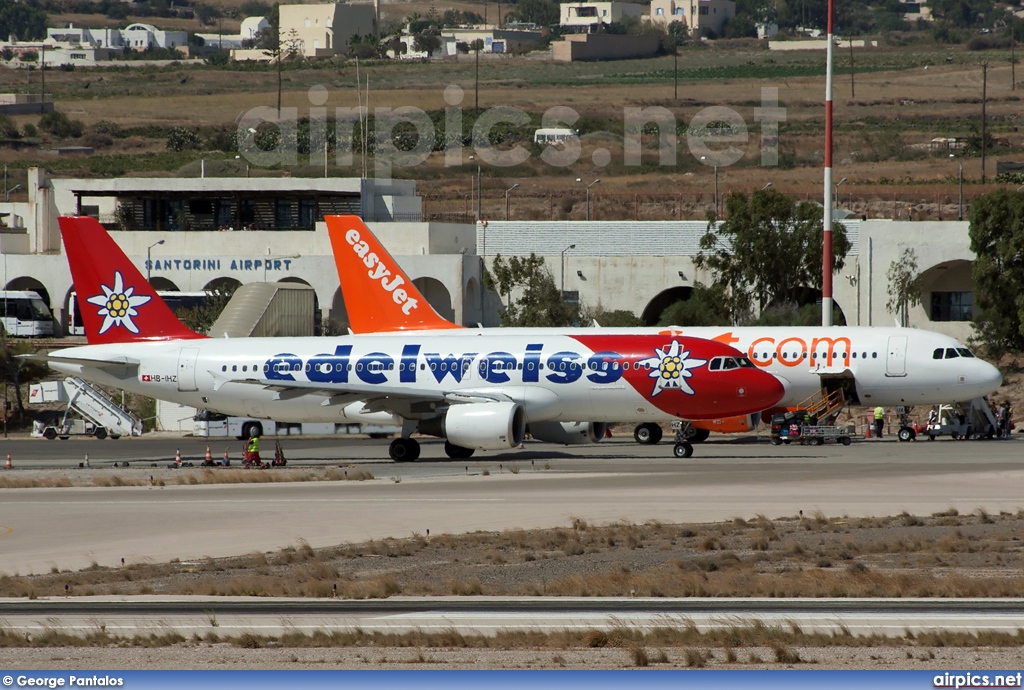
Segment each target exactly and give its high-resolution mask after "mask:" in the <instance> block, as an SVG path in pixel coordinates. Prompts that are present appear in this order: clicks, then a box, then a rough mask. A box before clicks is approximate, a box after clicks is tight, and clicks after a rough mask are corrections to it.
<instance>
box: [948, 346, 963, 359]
mask: <svg viewBox="0 0 1024 690" xmlns="http://www.w3.org/2000/svg"><path fill="white" fill-rule="evenodd" d="M959 356H960V355H959V354H957V351H956V348H955V347H947V348H946V359H956V358H957V357H959Z"/></svg>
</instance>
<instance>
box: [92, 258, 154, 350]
mask: <svg viewBox="0 0 1024 690" xmlns="http://www.w3.org/2000/svg"><path fill="white" fill-rule="evenodd" d="M100 287H101V288H103V293H104V294H102V295H96V296H95V297H90V298H89V299H87V300H86V302H88V303H89V304H95V305H96V306H98V307H100V309H99V311H97V313H98V314H99V315H100V316H102V317H103V325H102V326H101V327H100V334H101V335H102V334H103V333H106V332H107V331H108V330H110V327H111V326H124V327H125V328H127V329H128V330H129V331H131V332H132V333H138V332H139V327H138V326H136V325H135V322H134V321H132V317H133V316H138V315H139V312H138V311H137V310H136V309H135V307H141V306H142V305H143V304H145V303H146V302H148V301H149V300H151V299H153V297H152V296H150V295H136V294H135V288H134V287H130V288H128V289H125V287H124V279H123V278H122V277H121V272H120V271H114V287H113V288H109V287H107V286H106V285H102V284H101V285H100Z"/></svg>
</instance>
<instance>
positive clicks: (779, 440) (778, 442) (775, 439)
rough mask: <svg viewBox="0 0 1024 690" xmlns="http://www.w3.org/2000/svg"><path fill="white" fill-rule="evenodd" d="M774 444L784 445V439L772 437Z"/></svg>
mask: <svg viewBox="0 0 1024 690" xmlns="http://www.w3.org/2000/svg"><path fill="white" fill-rule="evenodd" d="M772 445H773V446H781V445H782V439H781V438H775V437H774V436H773V437H772Z"/></svg>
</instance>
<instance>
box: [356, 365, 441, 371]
mask: <svg viewBox="0 0 1024 690" xmlns="http://www.w3.org/2000/svg"><path fill="white" fill-rule="evenodd" d="M349 366H352V365H351V364H350V365H349ZM426 368H427V365H426V364H420V371H423V370H424V369H426Z"/></svg>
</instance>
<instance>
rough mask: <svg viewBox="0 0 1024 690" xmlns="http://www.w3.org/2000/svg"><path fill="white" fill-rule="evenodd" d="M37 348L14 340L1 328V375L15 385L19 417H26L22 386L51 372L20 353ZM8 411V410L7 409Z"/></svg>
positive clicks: (32, 351)
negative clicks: (24, 357)
mask: <svg viewBox="0 0 1024 690" xmlns="http://www.w3.org/2000/svg"><path fill="white" fill-rule="evenodd" d="M34 352H35V348H34V347H32V343H29V342H12V341H11V340H9V339H8V338H7V334H6V333H4V330H3V329H2V328H0V376H3V381H4V384H5V385H11V386H14V398H15V402H16V403H17V406H18V419H24V418H25V404H24V401H23V400H22V397H21V387H22V386H24V385H28V384H30V383H34V382H35V381H41V380H42V379H44V378H46V376H47V375H48V374H49V373H50V370H49V369H48V368H47V366H46V365H45V364H43V363H41V362H34V361H32V360H27V359H23V358H22V357H20V355H27V354H32V353H34ZM5 413H6V410H5Z"/></svg>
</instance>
